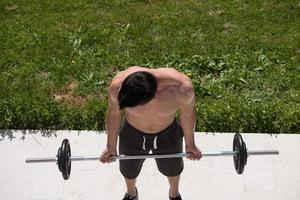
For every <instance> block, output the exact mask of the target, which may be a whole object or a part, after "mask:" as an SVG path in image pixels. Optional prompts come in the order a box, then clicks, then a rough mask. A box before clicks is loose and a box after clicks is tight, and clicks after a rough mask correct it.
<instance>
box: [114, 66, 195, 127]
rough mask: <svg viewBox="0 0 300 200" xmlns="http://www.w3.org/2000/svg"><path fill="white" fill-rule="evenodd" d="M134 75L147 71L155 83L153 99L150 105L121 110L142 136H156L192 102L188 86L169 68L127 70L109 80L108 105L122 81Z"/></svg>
mask: <svg viewBox="0 0 300 200" xmlns="http://www.w3.org/2000/svg"><path fill="white" fill-rule="evenodd" d="M136 71H147V72H149V73H151V74H152V75H154V76H155V77H156V78H157V80H158V87H157V92H156V94H155V97H154V99H152V100H151V101H150V102H148V103H147V104H145V105H142V106H136V107H134V108H126V109H125V110H126V118H127V121H128V122H129V123H130V124H131V125H132V126H134V127H135V128H137V129H139V130H141V131H143V132H146V133H157V132H159V131H160V130H163V129H164V128H166V127H167V126H168V125H170V124H171V123H172V122H173V120H174V118H175V115H176V112H177V111H178V109H180V108H181V107H182V106H184V105H185V104H187V103H189V102H191V101H193V100H194V91H193V87H192V83H191V81H190V79H189V78H188V77H187V76H185V75H184V74H182V73H180V72H178V71H177V70H175V69H173V68H159V69H147V68H142V67H130V68H129V69H127V70H124V71H122V72H120V73H119V74H118V75H116V77H115V78H114V79H113V81H112V83H111V86H110V91H111V92H110V99H111V100H112V101H116V99H117V95H118V91H119V89H120V88H121V85H122V82H123V80H124V79H125V78H126V77H127V76H128V75H129V74H131V73H134V72H136ZM111 105H115V106H116V104H110V106H111Z"/></svg>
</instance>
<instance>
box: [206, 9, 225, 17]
mask: <svg viewBox="0 0 300 200" xmlns="http://www.w3.org/2000/svg"><path fill="white" fill-rule="evenodd" d="M223 13H224V12H223V11H222V10H210V11H208V15H209V16H211V17H218V16H220V15H222V14H223Z"/></svg>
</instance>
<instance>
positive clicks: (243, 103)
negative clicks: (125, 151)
mask: <svg viewBox="0 0 300 200" xmlns="http://www.w3.org/2000/svg"><path fill="white" fill-rule="evenodd" d="M0 19H1V20H0V38H1V39H0V91H1V93H0V129H7V128H10V129H23V128H25V129H89V130H103V129H104V127H105V126H104V120H105V112H106V108H107V86H108V85H109V83H110V80H111V78H112V77H113V76H114V75H115V74H116V73H118V72H119V71H120V70H123V69H126V68H127V67H129V66H132V65H140V66H147V67H151V68H157V67H161V66H163V67H166V66H168V67H174V68H176V69H178V70H179V71H181V72H183V73H185V74H187V75H188V76H190V77H191V78H192V80H193V82H194V87H195V90H196V93H197V104H196V112H197V116H198V117H197V131H219V132H237V131H241V132H269V133H300V96H299V95H300V23H299V22H300V3H299V1H298V0H285V1H280V0H253V1H246V0H230V1H229V0H228V1H225V0H223V1H222V0H212V1H199V0H185V1H183V0H181V1H179V0H148V1H147V0H144V1H142V0H139V1H138V0H131V1H130V0H100V1H92V0H78V1H71V0H62V1H50V0H26V1H25V0H19V1H13V0H2V1H1V2H0Z"/></svg>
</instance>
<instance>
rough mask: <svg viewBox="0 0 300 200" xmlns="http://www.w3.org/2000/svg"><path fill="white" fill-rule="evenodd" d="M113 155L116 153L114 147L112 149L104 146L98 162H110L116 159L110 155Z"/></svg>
mask: <svg viewBox="0 0 300 200" xmlns="http://www.w3.org/2000/svg"><path fill="white" fill-rule="evenodd" d="M115 155H117V150H116V148H114V149H108V148H106V149H105V150H104V151H103V152H102V154H101V156H100V162H102V163H112V162H114V161H116V159H114V158H113V157H112V156H115Z"/></svg>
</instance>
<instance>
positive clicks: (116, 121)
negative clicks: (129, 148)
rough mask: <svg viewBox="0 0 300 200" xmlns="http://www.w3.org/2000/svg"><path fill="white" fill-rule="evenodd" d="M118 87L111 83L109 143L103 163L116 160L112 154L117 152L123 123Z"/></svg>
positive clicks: (102, 155)
mask: <svg viewBox="0 0 300 200" xmlns="http://www.w3.org/2000/svg"><path fill="white" fill-rule="evenodd" d="M117 92H118V89H117V88H116V85H115V84H111V85H110V87H109V95H108V96H109V97H108V102H109V105H108V110H107V113H106V118H105V124H106V133H107V144H106V149H105V150H104V151H103V152H102V154H101V157H100V161H101V162H103V163H110V162H113V161H114V160H113V159H112V158H111V156H114V155H116V154H117V141H118V132H119V129H120V125H121V115H122V113H121V111H120V109H119V104H118V99H117V96H118V95H117Z"/></svg>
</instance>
